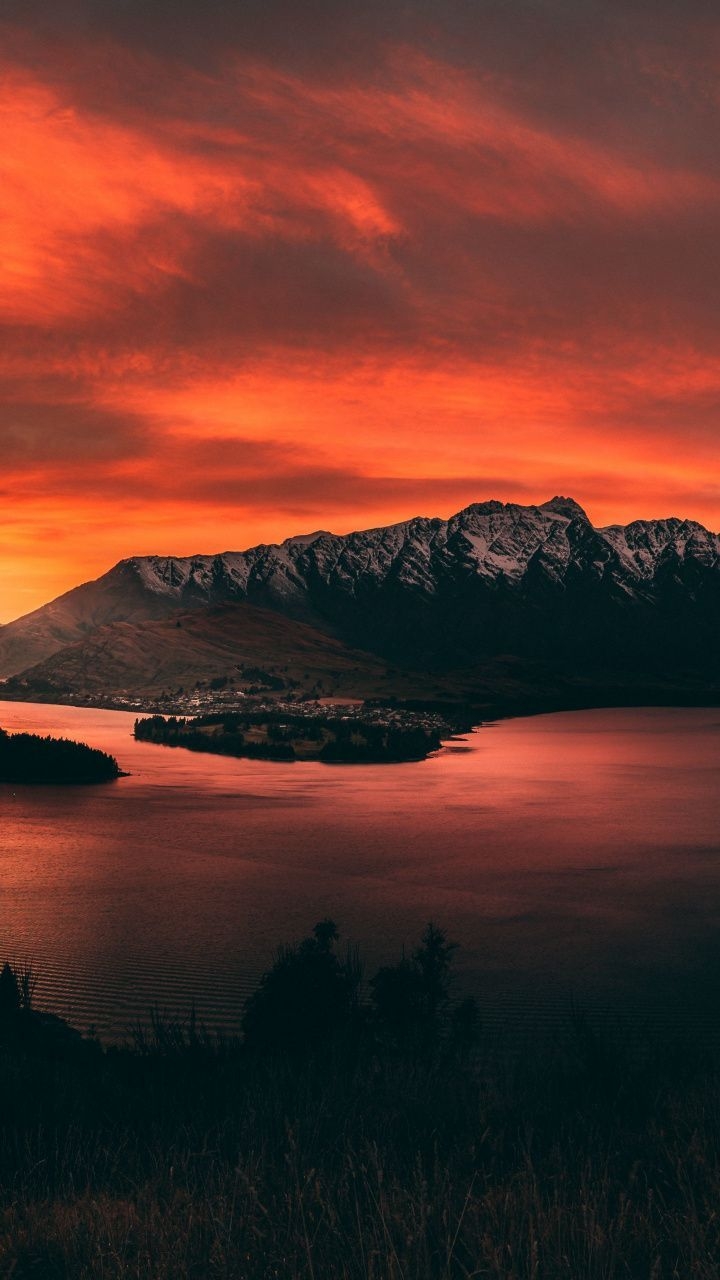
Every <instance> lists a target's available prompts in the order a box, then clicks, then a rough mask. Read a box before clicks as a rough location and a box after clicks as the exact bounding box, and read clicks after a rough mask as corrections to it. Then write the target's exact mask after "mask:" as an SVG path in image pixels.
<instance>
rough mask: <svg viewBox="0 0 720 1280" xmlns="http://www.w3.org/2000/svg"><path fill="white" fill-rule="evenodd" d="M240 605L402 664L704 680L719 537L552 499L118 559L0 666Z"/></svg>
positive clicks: (34, 616) (42, 613)
mask: <svg viewBox="0 0 720 1280" xmlns="http://www.w3.org/2000/svg"><path fill="white" fill-rule="evenodd" d="M243 603H247V604H250V605H253V606H257V607H260V608H263V609H267V610H270V611H271V612H275V613H278V614H281V615H282V616H284V617H285V618H287V619H290V620H293V621H295V622H299V623H303V624H305V625H309V626H311V627H313V628H315V629H316V630H317V631H319V632H321V633H324V634H326V635H328V636H332V637H333V638H334V639H337V640H340V641H341V642H342V643H344V644H345V645H349V646H351V647H353V648H356V649H359V650H364V651H367V652H369V653H373V654H376V655H381V656H382V657H383V658H384V659H386V660H390V661H393V662H397V663H405V664H406V665H407V666H409V667H413V668H415V669H432V670H445V671H447V670H451V669H453V668H455V667H457V668H459V667H467V665H468V664H472V663H473V662H477V661H480V660H483V659H486V658H488V657H496V656H498V655H504V654H509V655H516V656H519V657H521V658H523V659H527V660H531V661H535V660H541V661H543V662H547V661H550V662H552V663H554V664H556V665H557V666H558V669H562V668H566V669H567V671H569V672H575V671H579V670H583V669H588V668H591V667H592V668H598V667H602V668H604V669H607V670H613V671H614V670H622V671H631V672H632V671H640V670H641V669H642V670H644V671H645V673H646V674H647V672H648V671H651V672H652V671H657V672H658V673H659V674H660V675H662V676H663V678H665V677H666V676H667V672H668V670H670V671H678V672H681V671H682V672H685V671H689V672H692V673H694V674H696V673H697V672H698V671H703V672H705V671H707V672H708V673H709V674H711V675H712V676H713V677H714V674H715V670H716V666H717V639H716V636H717V629H718V626H720V535H718V534H715V533H712V532H710V531H709V530H707V529H705V528H704V526H703V525H701V524H699V523H698V522H697V521H694V520H684V519H681V518H679V517H668V518H665V519H662V520H635V521H632V522H630V523H629V524H627V525H621V524H615V525H608V526H605V527H604V528H596V527H595V526H593V525H592V523H591V522H590V520H589V518H588V516H587V514H586V513H585V511H584V510H583V508H582V507H581V506H580V505H579V504H578V503H577V502H576V501H575V500H574V499H572V498H569V497H564V496H562V495H557V496H555V497H554V498H551V499H549V500H548V501H547V502H545V503H541V504H537V505H523V504H519V503H503V502H499V501H498V500H495V499H491V500H488V501H484V502H478V503H472V504H470V505H469V506H467V507H465V508H463V509H462V510H461V511H459V512H457V513H456V514H455V515H453V516H450V517H449V518H448V519H447V520H444V519H441V518H439V517H426V516H416V517H413V518H412V519H410V520H405V521H400V522H398V523H396V524H393V525H387V526H379V527H376V528H374V529H367V530H360V531H355V532H352V533H349V534H344V535H338V534H333V533H329V532H327V531H325V530H316V531H314V532H313V533H310V534H300V535H295V536H293V537H290V538H287V539H285V540H284V541H283V542H280V543H263V544H260V545H258V546H256V547H251V548H249V549H247V550H246V551H240V552H232V551H229V552H223V553H219V554H215V555H197V556H184V557H176V556H130V557H127V558H125V559H123V560H121V561H119V562H118V563H117V564H116V565H115V566H113V567H112V568H111V569H110V570H109V571H108V572H107V573H106V574H104V575H102V576H101V577H100V578H98V579H96V580H95V581H93V582H89V583H84V584H82V585H81V586H79V587H76V588H73V589H72V590H71V591H69V592H66V593H64V595H62V596H60V597H58V598H57V599H56V600H54V601H51V602H50V603H49V604H47V605H44V606H42V607H41V608H40V609H38V610H35V611H33V613H31V614H27V615H25V616H24V617H22V618H19V619H16V620H15V621H14V622H11V623H8V624H6V625H5V627H3V628H2V629H0V675H2V676H8V675H16V674H18V673H20V672H22V671H23V670H25V669H26V668H27V667H30V666H33V665H35V664H37V663H39V662H44V661H46V660H48V659H49V658H51V657H52V656H53V654H55V653H58V652H60V651H61V650H63V649H64V648H66V647H67V646H68V645H72V644H76V643H78V642H81V641H83V639H85V638H87V637H88V636H90V635H92V634H93V632H94V631H96V630H97V628H98V627H101V626H106V625H109V624H114V623H138V624H140V623H143V622H148V621H161V620H162V619H163V618H168V617H172V616H174V615H175V614H176V613H178V612H189V611H192V610H196V609H199V610H202V609H208V608H212V607H214V606H217V605H225V604H243Z"/></svg>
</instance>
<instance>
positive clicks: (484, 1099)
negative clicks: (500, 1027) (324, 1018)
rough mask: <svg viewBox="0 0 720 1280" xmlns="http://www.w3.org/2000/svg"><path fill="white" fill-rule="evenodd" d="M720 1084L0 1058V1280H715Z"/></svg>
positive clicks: (650, 1068) (564, 1069)
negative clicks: (434, 1279) (55, 1279)
mask: <svg viewBox="0 0 720 1280" xmlns="http://www.w3.org/2000/svg"><path fill="white" fill-rule="evenodd" d="M719 1100H720V1092H719V1090H718V1078H717V1074H716V1072H715V1069H714V1067H713V1066H712V1065H711V1064H709V1063H706V1064H704V1065H702V1067H697V1068H692V1067H691V1065H690V1064H688V1063H687V1062H686V1063H684V1064H682V1065H679V1064H678V1063H677V1062H670V1061H667V1060H662V1059H657V1060H655V1061H653V1062H651V1063H648V1062H645V1063H644V1064H637V1065H635V1066H632V1065H631V1064H630V1063H629V1062H627V1061H625V1060H624V1059H623V1057H622V1055H619V1056H617V1057H615V1058H612V1059H610V1058H608V1057H607V1055H600V1054H599V1053H598V1052H595V1051H594V1050H592V1049H590V1050H589V1049H588V1045H587V1044H581V1043H580V1041H579V1040H578V1037H577V1035H575V1034H574V1033H569V1035H568V1039H567V1042H566V1045H565V1047H564V1049H563V1051H562V1052H558V1053H557V1054H556V1055H555V1056H554V1057H553V1060H552V1061H546V1062H544V1063H538V1062H535V1063H533V1065H532V1066H530V1065H529V1064H526V1063H522V1062H521V1063H518V1064H516V1065H515V1066H514V1068H513V1069H512V1070H510V1069H509V1068H508V1069H507V1070H501V1069H499V1068H498V1067H495V1068H493V1069H492V1071H490V1070H489V1069H488V1068H486V1067H484V1066H483V1063H482V1059H481V1058H479V1057H478V1056H477V1054H473V1055H470V1056H469V1057H467V1056H457V1055H451V1056H448V1054H447V1053H445V1052H444V1051H438V1052H433V1053H429V1054H422V1055H420V1056H418V1055H417V1054H408V1053H406V1052H404V1051H402V1050H398V1049H397V1048H392V1047H390V1046H388V1045H386V1046H385V1047H383V1046H381V1045H379V1044H378V1043H377V1042H376V1043H374V1044H373V1045H372V1046H371V1045H370V1044H369V1042H368V1043H367V1044H363V1045H360V1046H358V1044H357V1042H355V1041H351V1040H349V1039H342V1038H341V1039H340V1040H339V1041H337V1042H334V1043H332V1044H328V1045H326V1046H325V1048H323V1049H322V1050H321V1051H318V1052H316V1053H312V1054H310V1055H309V1056H307V1055H303V1056H301V1057H300V1058H294V1057H292V1056H288V1055H286V1054H282V1053H277V1052H272V1053H267V1052H262V1053H254V1052H248V1051H247V1050H246V1049H243V1047H242V1046H240V1045H238V1044H236V1043H223V1042H220V1041H211V1040H208V1039H204V1038H203V1037H201V1036H198V1035H197V1034H196V1033H194V1032H189V1033H184V1032H182V1031H180V1030H178V1029H177V1028H176V1029H172V1028H162V1027H161V1026H159V1025H158V1024H156V1028H155V1034H154V1035H153V1036H152V1037H151V1038H150V1039H149V1040H148V1039H147V1038H145V1039H144V1040H143V1041H142V1042H141V1043H139V1044H138V1045H137V1046H135V1047H134V1048H133V1049H130V1048H128V1049H122V1050H108V1051H102V1050H101V1049H100V1048H99V1047H98V1046H92V1045H91V1046H87V1045H77V1044H73V1045H72V1046H70V1045H68V1046H63V1045H62V1044H61V1043H59V1044H58V1045H57V1046H56V1049H55V1051H54V1052H53V1053H51V1054H50V1053H47V1052H43V1053H39V1052H38V1051H37V1046H36V1047H34V1048H30V1049H28V1048H23V1047H22V1046H21V1045H18V1044H9V1043H6V1044H5V1046H4V1048H3V1050H2V1052H1V1053H0V1275H3V1276H6V1275H7V1276H12V1277H13V1278H14V1280H20V1278H21V1277H23V1278H24V1277H28V1278H29V1277H35V1278H36V1277H43V1278H44V1277H48V1280H49V1278H50V1277H73V1278H77V1280H85V1278H87V1280H90V1278H91V1277H92V1278H93V1280H95V1278H96V1277H107V1278H109V1277H129V1276H132V1277H143V1278H147V1280H150V1277H152V1278H153V1280H180V1278H183V1277H197V1280H206V1278H207V1280H211V1278H213V1277H226V1278H227V1277H238V1278H240V1277H243V1278H247V1280H261V1278H262V1280H270V1278H271V1277H274V1278H279V1277H283V1278H285V1277H287V1278H288V1280H289V1278H290V1277H307V1278H308V1280H320V1278H321V1277H322V1278H323V1280H324V1278H326V1277H342V1278H343V1280H366V1278H369V1277H373V1278H374V1280H421V1278H422V1280H425V1278H429V1277H437V1278H438V1280H441V1278H448V1280H450V1278H453V1280H454V1278H458V1280H459V1278H461V1277H462V1278H463V1280H466V1278H467V1277H493V1278H497V1280H501V1278H502V1280H516V1278H517V1280H520V1278H522V1280H526V1278H527V1280H530V1278H531V1277H532V1278H538V1280H540V1278H542V1280H560V1278H563V1280H564V1278H565V1277H567V1280H616V1278H618V1280H619V1278H620V1277H647V1278H648V1280H650V1278H652V1280H660V1278H661V1277H662V1278H663V1280H665V1278H667V1277H678V1278H680V1280H690V1278H691V1277H692V1278H697V1280H717V1275H718V1258H720V1216H719V1212H718V1206H719V1205H720V1158H719V1156H720V1143H719V1138H720V1101H719Z"/></svg>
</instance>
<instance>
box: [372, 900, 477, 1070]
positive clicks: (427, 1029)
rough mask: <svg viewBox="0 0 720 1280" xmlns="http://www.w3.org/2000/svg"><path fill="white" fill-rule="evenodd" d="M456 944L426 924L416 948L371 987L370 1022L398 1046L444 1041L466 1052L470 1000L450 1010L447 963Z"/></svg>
mask: <svg viewBox="0 0 720 1280" xmlns="http://www.w3.org/2000/svg"><path fill="white" fill-rule="evenodd" d="M456 950H457V943H455V942H448V940H447V936H446V934H445V933H444V931H443V930H442V929H438V928H437V926H436V925H434V924H432V923H430V924H428V926H427V928H426V929H425V932H424V933H423V935H422V938H421V941H420V946H419V947H417V948H416V950H415V951H414V952H413V953H412V955H411V956H410V958H409V959H408V958H407V957H406V956H403V958H402V960H401V961H400V962H399V963H398V964H396V965H385V966H384V967H383V968H382V969H380V970H379V971H378V973H377V974H376V975H375V977H374V978H373V979H372V981H371V982H370V990H371V994H372V1001H373V1005H374V1010H375V1017H376V1021H377V1024H378V1026H379V1028H380V1030H381V1032H383V1033H385V1034H387V1035H390V1036H391V1038H393V1039H394V1040H396V1041H397V1042H398V1044H407V1045H410V1046H412V1047H414V1048H421V1047H425V1048H429V1047H431V1046H432V1045H435V1044H437V1043H439V1042H440V1041H441V1040H447V1041H448V1042H451V1043H453V1044H455V1045H457V1047H468V1046H469V1044H470V1043H471V1042H472V1040H473V1039H474V1038H475V1036H476V1034H477V1027H478V1022H479V1019H478V1011H477V1006H476V1004H475V1001H474V1000H465V1001H463V1002H462V1003H461V1004H460V1005H458V1006H456V1008H455V1009H454V1010H453V1011H452V1013H451V1010H450V988H451V981H452V960H453V956H454V954H455V952H456Z"/></svg>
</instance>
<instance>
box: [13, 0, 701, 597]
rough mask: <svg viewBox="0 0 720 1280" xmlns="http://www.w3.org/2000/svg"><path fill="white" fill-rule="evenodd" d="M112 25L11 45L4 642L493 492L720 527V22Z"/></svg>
mask: <svg viewBox="0 0 720 1280" xmlns="http://www.w3.org/2000/svg"><path fill="white" fill-rule="evenodd" d="M107 7H108V8H110V7H112V6H107ZM46 8H47V6H46ZM102 8H103V6H97V5H94V4H92V3H90V0H88V2H87V3H86V4H83V3H80V2H79V0H78V3H77V4H75V5H73V6H69V7H68V6H63V5H60V6H59V7H58V11H57V13H56V16H55V19H54V21H53V20H51V19H50V18H47V21H43V22H34V21H33V5H32V4H29V5H23V6H20V5H15V4H10V5H9V6H8V7H7V9H4V12H7V13H8V15H9V17H8V20H7V21H6V22H5V23H4V24H0V37H1V39H0V48H1V49H2V51H3V52H2V55H1V61H0V133H1V136H2V144H1V147H0V227H1V229H2V246H3V253H2V258H1V260H0V324H1V325H2V342H1V343H0V379H1V380H2V398H3V412H2V418H1V419H0V423H1V427H0V440H1V441H2V460H3V469H2V472H3V478H2V490H3V498H4V501H3V508H2V554H1V555H0V620H2V621H6V620H9V619H11V618H13V617H16V616H17V615H19V614H21V613H25V612H27V611H28V610H29V609H31V608H34V607H36V606H37V605H39V604H41V603H43V602H44V601H46V600H48V599H49V598H51V597H52V596H53V595H56V594H57V593H59V592H60V591H63V590H66V589H67V588H69V587H71V586H73V585H75V584H76V583H78V582H79V581H82V580H84V579H87V578H89V577H94V576H96V575H97V574H99V573H101V572H103V571H104V570H105V569H107V568H109V566H110V565H111V564H112V563H114V561H116V560H118V559H120V558H121V557H123V556H128V555H132V554H147V553H153V552H158V553H176V554H190V553H193V552H211V551H222V550H227V549H241V548H244V547H247V546H251V545H253V544H254V543H257V542H261V541H275V540H278V539H281V538H283V537H286V536H288V535H289V534H293V533H298V532H301V531H303V530H308V529H314V528H318V527H323V528H332V529H334V530H336V531H337V532H345V531H347V530H349V529H351V528H357V527H363V526H370V525H377V524H384V523H390V522H392V521H396V520H402V519H406V518H408V517H410V516H413V515H416V514H424V515H429V516H433V515H441V516H446V515H448V514H449V513H450V512H451V511H454V510H457V509H459V508H460V507H462V506H464V505H467V504H468V503H470V502H474V501H480V500H483V499H486V498H490V497H493V498H501V499H504V500H518V501H523V502H532V501H536V500H537V501H543V500H544V499H546V498H548V497H550V496H551V495H552V494H553V493H556V492H562V493H570V494H572V495H573V496H574V497H575V498H576V499H577V500H578V501H579V502H581V503H582V504H583V505H584V506H585V507H586V509H587V511H588V513H589V515H590V517H591V518H592V519H593V521H594V522H595V523H597V524H608V523H611V522H617V521H626V520H630V519H633V518H635V517H640V516H643V517H654V516H667V515H680V516H687V517H692V518H694V519H697V520H700V521H702V522H703V523H705V524H706V525H708V526H709V527H711V528H714V529H717V528H718V527H720V482H718V479H717V474H718V462H719V461H720V457H719V454H720V449H719V447H718V440H719V438H720V432H719V431H718V397H719V395H720V336H719V335H718V326H717V318H716V312H717V286H718V281H717V275H718V271H719V270H720V268H719V266H718V255H717V246H716V240H717V224H718V216H719V215H720V149H718V147H717V109H718V103H717V86H716V80H715V78H714V63H715V61H716V57H717V52H718V48H719V47H720V22H718V21H717V20H711V19H710V18H708V17H707V16H703V15H704V14H706V13H707V12H708V11H707V10H703V9H701V8H700V7H697V11H696V12H694V6H692V5H691V6H690V8H689V9H688V10H686V11H685V13H684V17H683V22H682V24H679V20H678V18H677V10H674V9H673V7H672V6H666V5H664V4H662V3H661V4H659V5H658V6H657V14H656V19H654V24H653V38H652V43H650V42H649V39H648V24H647V23H645V24H637V23H636V22H635V21H634V17H633V7H632V6H631V5H628V6H620V5H618V6H614V5H607V6H605V11H604V15H603V16H600V15H599V14H598V13H595V14H594V16H591V15H590V14H589V13H588V14H586V15H585V17H584V18H582V17H581V15H580V9H581V8H582V6H579V7H578V9H577V11H575V12H574V15H573V16H570V15H569V13H568V12H566V11H565V8H564V6H560V5H559V4H558V5H557V6H546V7H545V9H544V10H543V12H542V13H541V12H540V11H539V10H537V11H536V10H535V9H532V8H531V7H528V8H527V9H525V8H524V7H523V6H518V8H517V12H516V14H515V15H514V19H513V22H511V21H510V17H509V16H508V8H507V6H502V5H500V4H498V5H489V6H487V7H486V8H484V7H483V8H482V14H481V7H480V6H472V5H469V4H468V5H467V6H463V5H461V4H458V5H448V6H447V13H446V15H445V18H444V20H442V21H441V20H440V19H436V20H435V21H433V22H430V20H429V18H428V21H427V23H421V22H418V21H417V18H416V20H415V21H414V22H412V23H409V24H407V26H406V25H405V24H404V23H403V20H402V17H400V16H397V15H394V14H393V12H392V6H391V7H390V10H389V11H388V13H387V14H385V15H383V14H382V13H381V10H380V8H379V7H378V8H376V7H375V6H374V5H370V6H369V7H367V8H366V9H364V10H363V6H358V10H359V12H358V14H357V15H356V16H355V17H351V16H349V10H348V13H347V14H345V16H344V17H343V18H342V20H341V18H340V7H339V6H337V7H336V8H335V9H334V11H333V12H334V14H335V18H336V20H335V21H334V22H333V21H330V20H329V18H328V14H329V13H330V12H331V11H330V10H329V9H328V7H327V6H326V5H322V4H317V5H316V4H314V3H310V4H308V5H307V6H303V7H302V8H303V17H302V19H301V21H302V22H303V23H304V24H306V28H304V32H303V40H302V42H295V41H294V40H293V38H292V23H293V21H295V22H297V21H298V19H297V17H295V18H294V19H293V17H292V14H291V12H290V11H289V10H288V8H287V6H286V5H281V4H277V5H275V4H267V5H265V6H263V9H262V15H263V16H262V17H259V16H258V15H259V13H260V10H259V9H257V8H256V6H254V5H249V6H247V9H246V11H245V16H244V17H243V18H239V17H233V16H232V15H231V14H230V13H229V11H228V9H227V7H226V6H225V5H223V4H220V3H218V5H217V22H216V23H213V22H211V21H209V18H208V12H209V11H213V9H214V6H213V4H210V5H209V6H204V7H203V8H204V18H203V33H204V38H203V40H202V41H198V40H196V39H195V38H194V28H193V21H194V19H193V7H192V6H187V9H186V8H185V7H184V6H183V5H182V4H180V5H178V6H174V7H173V9H172V15H171V10H170V9H169V8H168V9H167V10H166V9H165V5H164V4H158V5H157V23H156V24H149V23H147V22H144V23H143V22H141V21H139V20H137V21H135V17H137V15H139V14H140V13H141V8H142V7H141V6H140V5H139V4H137V5H136V4H134V3H130V4H128V5H123V6H119V7H118V8H120V9H122V19H121V18H120V17H117V18H116V19H113V20H111V19H110V18H109V17H108V16H107V15H106V16H103V15H102V12H101V11H102ZM71 9H72V14H73V20H72V21H70V19H69V17H67V15H68V14H69V13H70V10H71ZM61 11H65V17H66V19H67V20H64V19H63V15H62V12H61ZM429 12H430V10H429V9H428V13H429ZM163 15H164V17H163ZM163 22H164V23H165V25H163ZM209 32H212V35H210V36H209V34H208V33H209Z"/></svg>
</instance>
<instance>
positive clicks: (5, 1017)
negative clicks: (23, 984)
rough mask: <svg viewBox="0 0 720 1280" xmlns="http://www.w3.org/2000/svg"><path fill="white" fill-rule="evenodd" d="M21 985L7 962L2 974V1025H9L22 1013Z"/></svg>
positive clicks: (0, 1020)
mask: <svg viewBox="0 0 720 1280" xmlns="http://www.w3.org/2000/svg"><path fill="white" fill-rule="evenodd" d="M20 1007H21V998H20V984H19V982H18V979H17V974H16V973H15V970H14V969H13V968H12V967H11V966H10V965H9V964H8V962H7V960H6V961H5V964H4V965H3V967H2V971H1V972H0V1023H2V1024H7V1023H8V1022H9V1021H12V1020H13V1019H15V1018H16V1017H17V1015H18V1014H19V1012H20Z"/></svg>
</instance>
